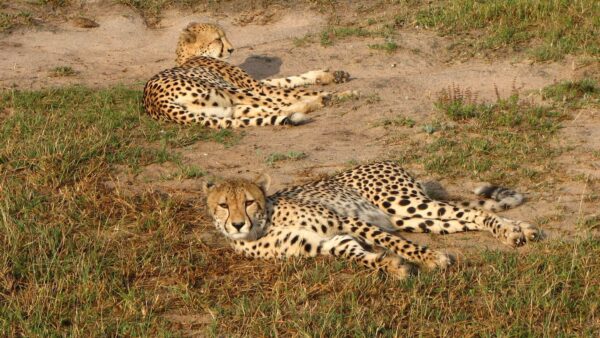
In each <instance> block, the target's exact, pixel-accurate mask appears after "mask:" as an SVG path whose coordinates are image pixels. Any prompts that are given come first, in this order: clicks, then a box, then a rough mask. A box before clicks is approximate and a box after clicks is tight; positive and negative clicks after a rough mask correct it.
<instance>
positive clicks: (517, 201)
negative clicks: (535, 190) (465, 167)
mask: <svg viewBox="0 0 600 338" xmlns="http://www.w3.org/2000/svg"><path fill="white" fill-rule="evenodd" d="M473 192H474V193H475V194H476V195H478V196H480V197H483V198H485V199H483V200H477V201H470V202H463V203H462V206H464V207H470V208H480V209H485V210H489V211H492V212H498V211H502V210H507V209H512V208H515V207H518V206H519V205H521V204H523V202H524V200H525V198H524V197H523V195H522V194H520V193H518V192H516V191H514V190H511V189H508V188H504V187H500V186H495V185H489V184H485V185H481V186H479V187H477V188H476V189H475V190H473Z"/></svg>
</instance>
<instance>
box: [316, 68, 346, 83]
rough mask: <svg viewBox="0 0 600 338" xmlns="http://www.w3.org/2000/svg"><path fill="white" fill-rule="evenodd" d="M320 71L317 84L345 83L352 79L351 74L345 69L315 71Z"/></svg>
mask: <svg viewBox="0 0 600 338" xmlns="http://www.w3.org/2000/svg"><path fill="white" fill-rule="evenodd" d="M314 72H315V73H318V75H316V77H315V82H316V83H317V84H322V85H326V84H330V83H344V82H348V81H349V80H350V74H349V73H348V72H345V71H343V70H336V71H333V72H331V71H329V70H328V69H324V70H321V71H314ZM309 73H310V72H309Z"/></svg>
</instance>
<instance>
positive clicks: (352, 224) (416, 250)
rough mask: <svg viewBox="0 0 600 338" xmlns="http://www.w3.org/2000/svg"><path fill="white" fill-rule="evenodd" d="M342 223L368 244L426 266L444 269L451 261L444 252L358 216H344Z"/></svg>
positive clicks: (345, 229) (345, 228)
mask: <svg viewBox="0 0 600 338" xmlns="http://www.w3.org/2000/svg"><path fill="white" fill-rule="evenodd" d="M342 224H343V229H344V231H345V232H348V233H351V234H353V235H355V236H358V237H359V238H362V239H364V240H365V241H366V242H367V243H369V244H372V245H378V246H380V247H383V248H386V249H388V250H390V251H392V252H393V253H394V254H396V255H398V256H400V257H403V258H406V259H407V260H410V261H413V262H417V263H419V264H422V265H424V266H425V267H427V268H430V269H433V268H441V269H445V268H446V267H448V266H450V265H451V264H452V262H453V258H452V257H451V256H449V255H447V254H445V253H442V252H439V251H434V250H430V249H428V248H427V247H424V246H421V245H418V244H415V243H413V242H411V241H409V240H407V239H405V238H403V237H401V236H398V235H392V234H390V233H387V232H385V231H383V230H382V229H381V228H379V227H378V226H376V225H373V224H370V223H367V222H363V221H361V220H360V219H359V218H344V219H343V222H342Z"/></svg>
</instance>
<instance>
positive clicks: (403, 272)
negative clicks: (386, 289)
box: [379, 255, 415, 279]
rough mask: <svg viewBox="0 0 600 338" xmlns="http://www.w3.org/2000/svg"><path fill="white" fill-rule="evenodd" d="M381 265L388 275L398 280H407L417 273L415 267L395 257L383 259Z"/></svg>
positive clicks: (389, 256)
mask: <svg viewBox="0 0 600 338" xmlns="http://www.w3.org/2000/svg"><path fill="white" fill-rule="evenodd" d="M379 263H380V264H381V267H382V268H383V270H384V271H385V272H386V273H387V274H389V275H390V276H392V277H394V278H397V279H406V278H407V277H410V276H411V275H413V274H414V273H415V270H414V266H412V265H410V264H407V263H406V261H405V260H404V259H402V258H400V257H398V256H395V255H388V256H385V257H382V258H381V260H380V261H379Z"/></svg>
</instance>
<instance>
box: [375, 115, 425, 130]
mask: <svg viewBox="0 0 600 338" xmlns="http://www.w3.org/2000/svg"><path fill="white" fill-rule="evenodd" d="M415 124H416V122H415V120H413V119H411V118H410V117H406V116H402V115H398V116H396V117H394V118H390V119H384V120H382V121H380V122H379V123H378V124H377V125H381V126H384V127H409V128H412V127H414V126H415Z"/></svg>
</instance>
